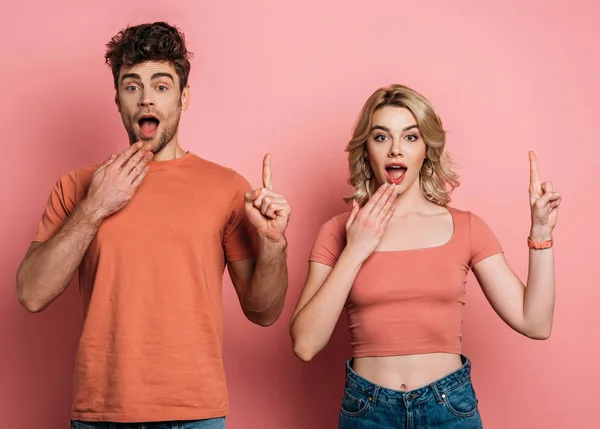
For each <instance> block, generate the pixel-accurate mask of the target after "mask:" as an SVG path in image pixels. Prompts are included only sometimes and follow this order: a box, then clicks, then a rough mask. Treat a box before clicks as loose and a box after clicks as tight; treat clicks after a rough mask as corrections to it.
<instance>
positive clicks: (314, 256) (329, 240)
mask: <svg viewBox="0 0 600 429" xmlns="http://www.w3.org/2000/svg"><path fill="white" fill-rule="evenodd" d="M345 246H346V229H345V228H342V226H340V223H339V219H337V218H335V217H334V218H332V219H330V220H329V221H327V222H325V223H324V224H323V226H321V228H320V229H319V232H318V234H317V238H316V239H315V242H314V244H313V247H312V249H311V252H310V256H309V258H308V260H309V261H311V262H320V263H321V264H325V265H329V266H330V267H333V266H335V264H336V262H337V260H338V258H339V257H340V255H341V253H342V251H343V250H344V247H345Z"/></svg>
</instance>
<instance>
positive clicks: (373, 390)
mask: <svg viewBox="0 0 600 429" xmlns="http://www.w3.org/2000/svg"><path fill="white" fill-rule="evenodd" d="M460 358H461V361H462V366H461V367H460V368H458V369H457V370H456V371H453V372H451V373H450V374H448V375H446V376H444V377H442V378H440V379H438V380H435V381H433V382H431V383H429V384H428V385H427V386H423V387H420V388H418V389H415V390H408V391H400V390H393V389H387V388H385V387H382V386H379V385H377V384H374V383H372V382H370V381H369V380H366V379H364V378H363V377H361V376H360V375H358V374H357V373H356V372H354V370H353V369H352V362H353V359H350V360H348V361H347V362H346V386H347V387H349V388H352V389H356V390H358V391H360V392H363V393H364V394H365V395H367V396H369V398H370V401H371V402H372V403H373V404H377V401H383V402H390V403H403V404H405V405H407V406H408V405H409V404H412V405H416V404H419V403H422V402H426V401H429V400H431V399H435V400H436V402H439V403H442V402H443V401H444V397H445V395H446V394H449V393H450V392H452V391H453V390H456V389H458V388H459V387H461V386H462V385H463V384H465V383H467V382H469V381H471V361H470V360H469V358H467V357H466V356H464V355H461V356H460Z"/></svg>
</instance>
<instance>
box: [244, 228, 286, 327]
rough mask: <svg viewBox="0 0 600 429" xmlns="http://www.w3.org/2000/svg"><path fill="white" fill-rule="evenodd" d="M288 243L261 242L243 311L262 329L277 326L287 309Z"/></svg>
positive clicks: (283, 241) (260, 240) (282, 241)
mask: <svg viewBox="0 0 600 429" xmlns="http://www.w3.org/2000/svg"><path fill="white" fill-rule="evenodd" d="M286 250H287V241H286V240H285V238H283V237H282V239H281V240H280V241H278V242H273V241H270V240H267V239H261V238H259V242H258V257H257V260H256V265H255V268H254V273H253V275H252V281H251V282H250V287H249V288H248V289H247V290H246V291H245V293H244V298H243V307H244V309H245V311H246V313H248V314H249V316H251V317H252V319H254V321H255V322H256V323H258V324H260V325H263V326H268V325H271V324H273V323H274V322H275V321H276V320H277V318H278V317H279V315H280V314H281V310H282V309H283V304H284V301H285V295H286V293H287V288H288V272H287V251H286Z"/></svg>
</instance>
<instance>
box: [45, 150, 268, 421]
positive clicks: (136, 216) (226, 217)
mask: <svg viewBox="0 0 600 429" xmlns="http://www.w3.org/2000/svg"><path fill="white" fill-rule="evenodd" d="M96 168H97V166H90V167H86V168H82V169H78V170H75V171H71V172H69V173H68V174H66V175H64V176H63V177H62V178H61V179H60V180H59V181H58V182H57V184H56V186H55V188H54V191H53V192H52V194H51V196H50V198H49V201H48V205H47V208H46V211H45V212H44V215H43V217H42V219H41V221H40V224H39V228H38V232H37V234H36V236H35V239H34V241H45V240H48V239H49V238H50V237H52V235H54V233H55V232H56V231H57V230H58V229H59V227H60V226H61V224H62V222H63V221H65V220H66V219H67V217H68V216H69V214H70V213H71V211H72V210H73V208H74V207H75V205H76V204H77V202H78V201H80V200H81V199H82V198H83V197H85V195H86V190H87V187H88V186H89V182H90V180H91V178H92V174H93V172H94V171H95V170H96ZM250 189H251V188H250V185H249V183H248V182H247V181H246V180H245V179H244V178H243V177H242V176H240V175H239V174H237V173H236V172H235V171H233V170H231V169H228V168H226V167H222V166H220V165H217V164H214V163H212V162H209V161H207V160H204V159H201V158H199V157H197V156H196V155H193V154H191V153H187V154H186V155H184V156H183V157H181V158H178V159H174V160H170V161H160V162H153V163H150V171H149V172H148V175H147V177H146V178H145V180H144V182H142V184H141V186H140V187H139V188H138V189H137V191H136V193H135V194H134V196H133V198H132V199H131V201H129V203H128V204H127V205H126V206H125V207H124V208H123V209H121V210H120V211H118V212H116V213H114V214H113V215H111V216H109V217H108V218H107V219H105V220H104V221H103V223H102V224H101V226H100V229H99V231H98V234H97V235H96V237H95V238H94V240H93V241H92V243H91V244H90V246H89V248H88V250H87V252H86V254H85V256H84V258H83V261H82V262H81V265H80V267H79V288H80V292H81V296H82V301H83V311H84V325H83V332H82V334H81V338H80V341H79V346H78V349H77V357H76V362H75V368H74V400H73V410H72V418H73V419H76V420H84V421H110V422H148V421H168V420H194V419H205V418H212V417H221V416H225V415H227V413H228V408H229V404H228V394H227V388H226V380H225V372H224V367H223V359H222V344H223V341H222V334H223V323H222V279H223V273H224V269H225V266H226V263H227V262H231V261H236V260H242V259H250V258H254V257H255V252H256V247H255V242H254V235H253V231H252V227H251V226H250V225H249V223H248V222H247V221H246V215H245V209H244V193H245V192H247V191H248V190H250Z"/></svg>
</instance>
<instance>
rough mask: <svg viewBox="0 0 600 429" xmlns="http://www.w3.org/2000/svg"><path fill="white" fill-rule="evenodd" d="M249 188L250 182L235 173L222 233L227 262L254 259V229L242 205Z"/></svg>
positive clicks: (256, 251)
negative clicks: (227, 213) (231, 195)
mask: <svg viewBox="0 0 600 429" xmlns="http://www.w3.org/2000/svg"><path fill="white" fill-rule="evenodd" d="M251 190H252V188H251V186H250V183H249V182H248V181H247V180H246V179H244V178H243V177H242V176H239V175H237V176H236V178H235V179H234V188H233V197H232V199H231V206H230V216H229V220H228V222H227V225H226V226H225V230H224V233H223V249H224V250H225V259H226V260H227V261H228V262H235V261H241V260H244V259H255V258H256V255H257V253H258V249H257V243H256V230H255V228H254V227H253V226H252V225H251V224H250V222H249V221H248V218H247V216H246V208H245V205H244V201H245V196H244V194H245V193H246V192H249V191H251Z"/></svg>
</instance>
